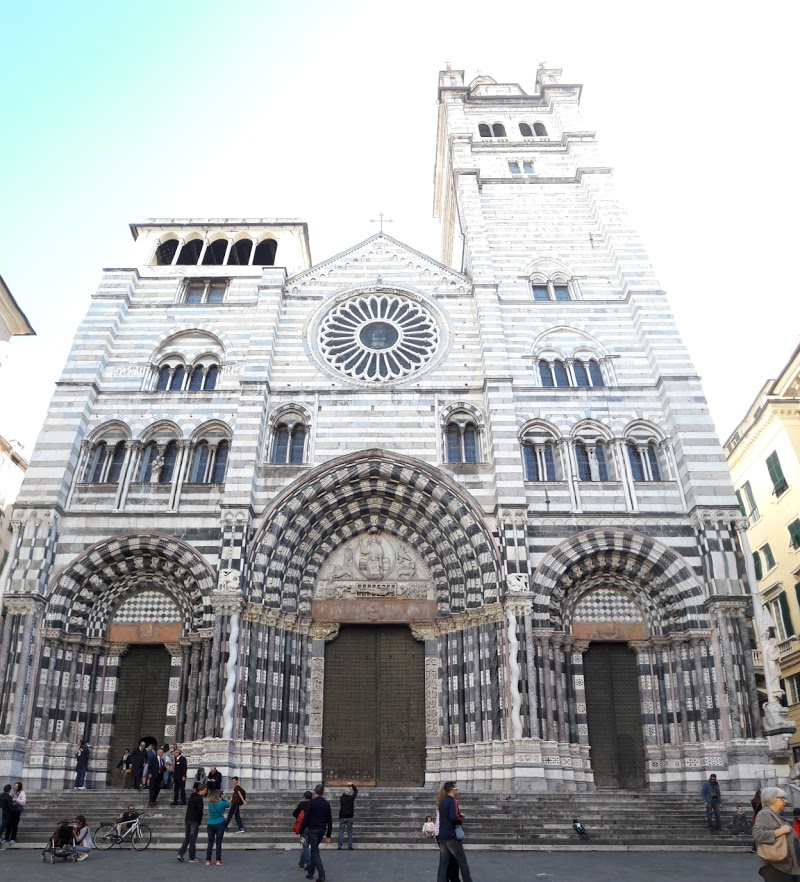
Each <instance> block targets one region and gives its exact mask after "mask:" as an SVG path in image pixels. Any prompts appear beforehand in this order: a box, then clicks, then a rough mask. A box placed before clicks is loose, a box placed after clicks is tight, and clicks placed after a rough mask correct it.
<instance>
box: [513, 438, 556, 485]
mask: <svg viewBox="0 0 800 882" xmlns="http://www.w3.org/2000/svg"><path fill="white" fill-rule="evenodd" d="M522 464H523V467H524V471H525V480H526V481H558V480H560V477H559V472H558V467H557V458H556V447H555V442H554V440H553V437H552V435H550V434H549V433H548V432H546V431H545V430H543V429H534V430H532V431H530V432H528V433H526V434H525V436H524V437H523V439H522Z"/></svg>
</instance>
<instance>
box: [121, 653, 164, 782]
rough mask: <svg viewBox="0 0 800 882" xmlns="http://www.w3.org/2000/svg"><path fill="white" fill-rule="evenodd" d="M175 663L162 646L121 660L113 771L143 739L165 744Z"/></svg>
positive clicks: (128, 655) (130, 654)
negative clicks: (165, 728) (170, 689)
mask: <svg viewBox="0 0 800 882" xmlns="http://www.w3.org/2000/svg"><path fill="white" fill-rule="evenodd" d="M171 663H172V662H171V659H170V654H169V652H167V650H166V648H165V647H164V646H161V645H156V646H149V645H144V646H132V647H131V648H130V650H129V651H128V652H127V654H126V655H124V656H122V658H121V659H120V666H119V683H118V684H117V701H116V705H115V706H114V729H113V732H112V735H111V756H110V757H109V771H111V772H114V770H115V768H116V765H117V763H118V762H119V761H120V760H121V759H122V755H123V754H124V752H125V748H127V747H136V746H137V745H138V743H139V739H140V738H146V737H148V736H152V737H153V738H155V739H156V740H157V741H158V744H159V747H160V746H161V744H162V743H163V740H164V725H165V723H166V718H167V698H168V696H169V671H170V666H171ZM116 774H117V775H119V773H116Z"/></svg>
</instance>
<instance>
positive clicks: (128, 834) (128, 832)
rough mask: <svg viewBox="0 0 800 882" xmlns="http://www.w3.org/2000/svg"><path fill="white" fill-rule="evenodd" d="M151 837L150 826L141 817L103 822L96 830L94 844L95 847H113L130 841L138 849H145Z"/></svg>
mask: <svg viewBox="0 0 800 882" xmlns="http://www.w3.org/2000/svg"><path fill="white" fill-rule="evenodd" d="M151 838H152V834H151V832H150V828H149V827H148V826H147V824H143V823H142V819H141V818H140V817H139V818H136V819H134V820H133V821H125V820H120V821H116V822H115V823H113V824H102V825H101V826H100V827H98V828H97V830H96V831H95V834H94V844H95V848H112V847H113V846H115V845H122V844H123V843H125V842H129V843H130V844H131V845H132V846H133V848H134V849H135V850H136V851H144V850H145V849H146V848H147V846H148V845H150V840H151Z"/></svg>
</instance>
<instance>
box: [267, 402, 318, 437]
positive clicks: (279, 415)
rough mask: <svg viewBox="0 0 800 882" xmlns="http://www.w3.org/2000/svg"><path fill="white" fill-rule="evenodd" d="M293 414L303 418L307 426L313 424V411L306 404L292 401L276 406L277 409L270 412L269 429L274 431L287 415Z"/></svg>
mask: <svg viewBox="0 0 800 882" xmlns="http://www.w3.org/2000/svg"><path fill="white" fill-rule="evenodd" d="M291 416H296V417H297V418H298V419H300V420H302V422H303V423H304V424H305V425H306V426H310V425H311V411H310V410H309V409H308V408H307V407H306V406H305V405H304V404H298V403H297V402H291V403H289V404H282V405H280V407H276V408H275V410H273V411H272V413H270V415H269V419H268V423H267V424H268V426H269V430H270V431H272V430H273V429H274V428H275V426H276V425H277V424H278V423H280V422H283V421H284V420H285V419H286V418H287V417H291Z"/></svg>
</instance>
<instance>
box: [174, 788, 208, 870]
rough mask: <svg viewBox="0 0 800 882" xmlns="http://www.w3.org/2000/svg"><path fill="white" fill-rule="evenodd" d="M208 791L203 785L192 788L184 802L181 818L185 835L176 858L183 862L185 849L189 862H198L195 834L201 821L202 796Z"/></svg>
mask: <svg viewBox="0 0 800 882" xmlns="http://www.w3.org/2000/svg"><path fill="white" fill-rule="evenodd" d="M207 793H208V791H207V790H206V788H205V787H203V788H202V789H199V790H194V791H193V792H192V794H191V796H190V797H189V801H188V802H187V803H186V816H185V817H184V819H183V822H184V831H185V835H184V837H183V842H181V847H180V848H179V849H178V860H179V861H180V862H181V863H183V862H184V858H183V856H184V855H185V854H186V849H187V848H188V849H189V863H190V864H199V863H200V861H198V860H197V834H198V833H199V832H200V824H201V823H202V822H203V797H204V796H205V795H206V794H207Z"/></svg>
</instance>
